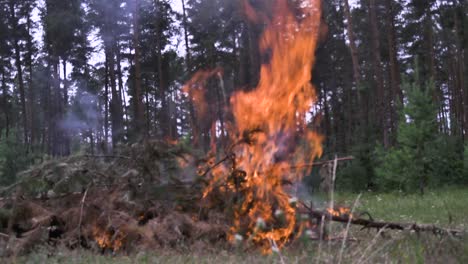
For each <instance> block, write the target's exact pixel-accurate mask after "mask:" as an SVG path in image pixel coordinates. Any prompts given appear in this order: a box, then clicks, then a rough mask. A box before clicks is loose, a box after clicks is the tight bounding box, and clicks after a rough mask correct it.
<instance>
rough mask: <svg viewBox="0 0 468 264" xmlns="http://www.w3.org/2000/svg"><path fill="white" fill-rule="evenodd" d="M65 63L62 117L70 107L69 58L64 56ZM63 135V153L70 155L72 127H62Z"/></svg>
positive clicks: (63, 61)
mask: <svg viewBox="0 0 468 264" xmlns="http://www.w3.org/2000/svg"><path fill="white" fill-rule="evenodd" d="M62 65H63V105H62V107H63V109H62V110H63V111H62V118H63V117H64V115H66V112H67V109H68V80H67V60H66V59H65V58H64V59H63V60H62ZM61 132H62V137H63V146H62V148H63V151H62V155H64V156H67V155H70V145H71V143H70V129H69V128H67V127H64V128H62V131H61Z"/></svg>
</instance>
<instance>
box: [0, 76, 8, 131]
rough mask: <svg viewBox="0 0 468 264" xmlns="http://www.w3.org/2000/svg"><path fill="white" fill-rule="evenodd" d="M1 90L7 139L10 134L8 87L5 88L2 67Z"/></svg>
mask: <svg viewBox="0 0 468 264" xmlns="http://www.w3.org/2000/svg"><path fill="white" fill-rule="evenodd" d="M2 92H3V113H4V115H5V138H7V139H8V137H9V136H10V108H9V107H8V88H7V84H6V79H5V72H4V70H3V68H2ZM0 133H1V131H0Z"/></svg>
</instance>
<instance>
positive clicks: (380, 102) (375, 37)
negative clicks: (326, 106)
mask: <svg viewBox="0 0 468 264" xmlns="http://www.w3.org/2000/svg"><path fill="white" fill-rule="evenodd" d="M369 18H370V31H371V42H372V60H373V68H374V69H373V71H374V80H375V84H376V86H377V98H376V99H377V100H376V115H375V118H376V119H375V121H376V123H377V124H379V127H380V129H381V131H382V135H383V145H384V147H386V148H388V147H389V136H388V115H387V113H388V109H387V108H388V107H387V105H388V103H387V101H388V100H386V93H385V87H384V82H383V73H382V72H383V71H382V59H381V56H380V37H379V29H378V24H377V6H376V3H375V0H369Z"/></svg>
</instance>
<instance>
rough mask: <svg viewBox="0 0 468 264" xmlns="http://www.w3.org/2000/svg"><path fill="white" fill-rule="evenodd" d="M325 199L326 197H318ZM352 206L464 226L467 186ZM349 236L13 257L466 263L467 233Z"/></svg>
mask: <svg viewBox="0 0 468 264" xmlns="http://www.w3.org/2000/svg"><path fill="white" fill-rule="evenodd" d="M356 197H357V194H345V193H338V194H335V200H336V203H337V204H340V205H345V206H349V207H351V206H352V205H353V204H354V202H355V199H356ZM321 199H322V200H325V197H322V198H321ZM356 210H357V211H367V212H369V213H371V214H372V216H373V217H374V218H375V219H379V220H387V221H395V222H398V221H399V222H411V223H413V222H417V223H434V224H437V225H440V226H443V227H450V228H459V229H465V230H466V229H468V189H445V190H438V191H431V192H428V193H427V194H426V195H425V196H423V197H422V196H420V195H404V194H401V193H391V194H375V193H364V194H362V196H361V198H360V200H359V201H358V203H357V209H356ZM331 228H332V230H333V234H334V235H336V236H343V234H344V232H345V226H344V225H343V224H333V225H332V226H331ZM349 237H351V238H353V239H356V240H357V241H349V242H345V243H344V244H343V242H342V240H339V241H333V242H328V241H325V242H318V241H310V240H306V239H300V240H298V241H296V242H295V243H294V244H292V245H290V246H289V247H288V248H286V249H283V250H282V251H281V252H280V253H274V254H272V255H270V256H262V255H260V254H258V253H256V252H250V253H245V252H235V251H234V252H233V251H226V250H221V249H219V250H216V249H206V251H204V250H203V249H202V250H199V251H197V252H184V253H180V252H179V253H174V252H145V253H140V254H137V255H135V256H130V257H128V256H103V255H97V254H92V253H90V252H83V251H81V252H80V251H77V250H75V251H72V252H66V251H59V252H58V253H56V254H55V255H54V256H52V257H48V256H47V255H46V254H41V253H36V254H31V255H29V256H26V257H22V258H18V259H16V260H15V262H18V263H250V264H254V263H339V262H340V261H341V263H445V264H448V263H468V238H467V237H465V238H464V239H456V238H452V237H448V236H443V237H440V236H436V235H433V234H417V233H411V232H398V231H386V232H384V233H377V232H376V231H368V230H364V231H362V230H360V229H359V228H358V227H352V228H351V229H350V230H349Z"/></svg>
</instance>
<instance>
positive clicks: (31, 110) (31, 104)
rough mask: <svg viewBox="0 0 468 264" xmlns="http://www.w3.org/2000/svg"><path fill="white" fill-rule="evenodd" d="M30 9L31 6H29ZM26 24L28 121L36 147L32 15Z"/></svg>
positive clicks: (33, 144)
mask: <svg viewBox="0 0 468 264" xmlns="http://www.w3.org/2000/svg"><path fill="white" fill-rule="evenodd" d="M28 9H30V7H29V8H28ZM30 13H31V11H30V10H29V11H28V14H30ZM26 26H27V31H28V37H27V43H26V47H27V49H28V53H27V67H28V71H29V78H28V88H29V89H28V106H27V108H28V110H29V111H28V122H29V131H30V143H31V147H32V148H34V146H35V145H36V144H37V136H36V133H37V131H38V130H39V128H38V126H37V125H38V124H37V118H36V117H37V113H36V107H35V106H36V91H35V89H34V87H33V66H32V64H33V63H32V62H33V38H32V21H31V15H28V17H27V21H26Z"/></svg>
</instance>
